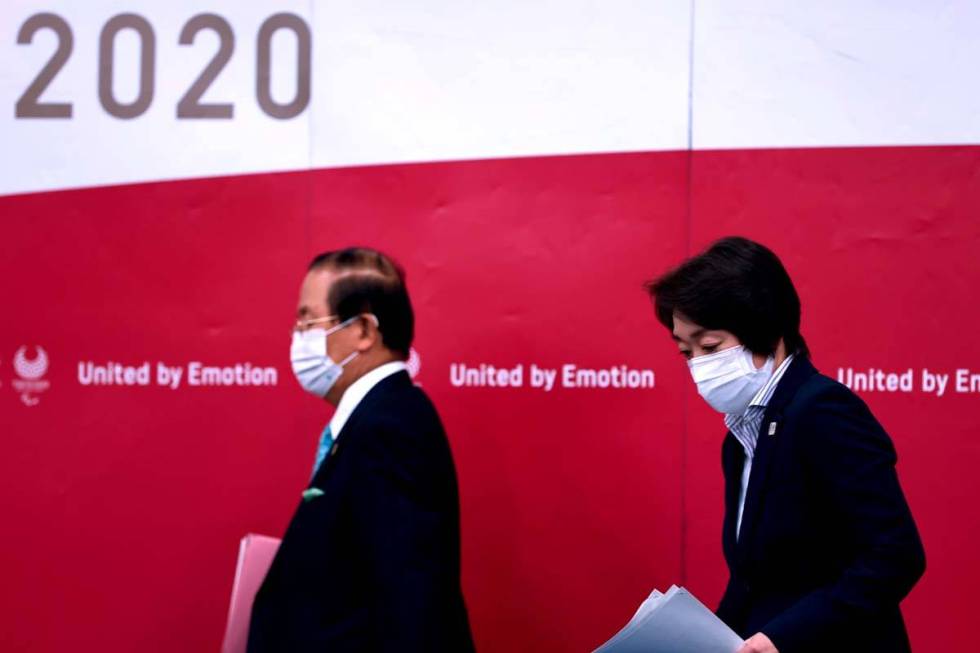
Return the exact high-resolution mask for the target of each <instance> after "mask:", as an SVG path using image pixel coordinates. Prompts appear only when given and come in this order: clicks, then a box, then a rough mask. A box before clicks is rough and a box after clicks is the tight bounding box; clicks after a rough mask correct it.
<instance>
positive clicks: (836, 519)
mask: <svg viewBox="0 0 980 653" xmlns="http://www.w3.org/2000/svg"><path fill="white" fill-rule="evenodd" d="M648 289H649V291H650V293H651V295H652V296H653V298H654V300H655V306H656V313H657V318H658V319H659V320H660V322H661V323H663V324H664V326H666V327H667V328H668V329H669V330H670V331H671V335H672V337H673V339H674V340H675V341H676V343H677V346H678V348H679V349H680V352H681V354H683V355H684V356H685V357H686V358H687V359H688V365H689V367H690V370H691V374H692V376H693V378H694V381H695V383H696V385H697V388H698V393H699V394H700V395H701V396H702V397H703V398H704V399H705V400H706V401H707V402H708V404H710V405H711V406H712V407H713V408H715V409H716V410H718V411H719V412H721V413H724V415H725V418H724V419H725V425H726V426H727V427H728V433H727V434H726V436H725V440H724V443H723V445H722V467H723V470H724V475H725V520H724V523H723V533H722V540H723V548H724V553H725V559H726V561H727V563H728V569H729V572H730V577H729V581H728V586H727V588H726V590H725V593H724V596H723V598H722V600H721V604H720V605H719V607H718V616H719V617H721V618H722V619H723V620H724V621H725V622H726V623H728V625H729V626H731V627H732V629H733V630H735V631H736V632H738V633H739V634H740V635H741V636H742V637H748V640H747V641H746V642H745V643H744V644H743V646H742V648H741V649H740V653H777V652H778V653H803V652H807V651H814V652H816V651H821V652H824V651H835V652H838V653H848V652H854V653H857V652H858V651H861V652H865V653H866V652H868V651H874V652H876V653H879V652H880V653H898V652H907V651H909V642H908V637H907V635H906V631H905V625H904V622H903V620H902V614H901V611H900V610H899V602H900V601H901V600H902V599H903V598H904V597H905V596H906V594H908V592H909V591H910V590H911V589H912V586H913V585H915V583H916V581H918V579H919V578H920V577H921V575H922V573H923V572H924V570H925V554H924V552H923V550H922V544H921V542H920V540H919V535H918V532H917V530H916V527H915V523H914V522H913V520H912V515H911V513H910V512H909V508H908V505H907V504H906V502H905V497H904V496H903V494H902V490H901V488H900V486H899V482H898V477H897V476H896V473H895V462H896V455H895V449H894V447H893V445H892V442H891V439H890V438H889V437H888V435H887V434H886V433H885V431H884V430H883V429H882V428H881V426H880V425H879V424H878V422H877V420H875V418H874V416H872V414H871V412H870V411H869V410H868V408H867V406H865V404H864V402H862V401H861V400H860V399H859V398H858V397H857V396H855V395H854V394H853V393H852V392H851V391H850V390H849V389H848V388H846V387H845V386H843V385H840V384H839V383H837V382H835V381H833V380H831V379H829V378H827V377H826V376H823V375H822V374H820V373H818V372H817V370H816V369H815V368H814V367H813V365H812V364H811V363H810V358H809V351H808V349H807V346H806V343H805V341H804V340H803V337H802V335H801V334H800V300H799V297H798V296H797V294H796V290H795V289H794V287H793V283H792V281H790V278H789V275H788V274H787V273H786V270H785V269H784V268H783V265H782V263H780V261H779V259H778V258H777V257H776V255H775V254H773V253H772V252H771V251H769V250H768V249H766V248H765V247H763V246H762V245H759V244H758V243H754V242H752V241H749V240H746V239H744V238H725V239H722V240H720V241H718V242H716V243H715V244H714V245H712V246H711V247H710V248H709V249H708V250H707V251H705V252H704V253H702V254H700V255H699V256H695V257H694V258H691V259H689V260H687V261H685V262H684V263H683V264H681V265H680V266H679V267H678V268H676V269H675V270H673V271H671V272H669V273H668V274H666V275H664V276H663V277H661V278H660V279H658V280H657V281H655V282H653V283H651V284H649V285H648ZM872 344H873V343H872Z"/></svg>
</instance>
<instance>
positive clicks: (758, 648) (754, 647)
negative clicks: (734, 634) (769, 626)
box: [736, 633, 779, 653]
mask: <svg viewBox="0 0 980 653" xmlns="http://www.w3.org/2000/svg"><path fill="white" fill-rule="evenodd" d="M736 653H779V650H778V649H776V647H775V645H774V644H773V643H772V640H771V639H769V638H768V637H766V636H765V635H763V634H762V633H756V634H755V635H752V637H749V638H748V639H747V640H745V643H744V644H742V648H740V649H738V651H737V652H736Z"/></svg>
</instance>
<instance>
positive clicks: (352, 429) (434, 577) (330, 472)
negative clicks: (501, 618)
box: [248, 248, 473, 653]
mask: <svg viewBox="0 0 980 653" xmlns="http://www.w3.org/2000/svg"><path fill="white" fill-rule="evenodd" d="M413 331H414V316H413V313H412V306H411V302H410V301H409V297H408V292H407V290H406V287H405V275H404V274H403V272H402V270H401V269H400V268H399V267H398V266H397V265H396V264H395V263H394V262H392V261H391V260H390V259H389V258H388V257H386V256H384V255H383V254H381V253H380V252H377V251H374V250H371V249H364V248H352V249H345V250H341V251H334V252H327V253H324V254H321V255H319V256H317V257H316V258H314V259H313V262H312V263H311V264H310V266H309V270H308V272H307V274H306V277H305V279H304V280H303V284H302V286H301V287H300V295H299V310H298V319H297V321H296V326H295V329H294V332H293V344H292V349H291V359H292V367H293V371H294V373H295V375H296V377H297V379H298V381H299V383H300V385H302V386H303V388H304V389H306V390H307V391H309V392H310V393H312V394H313V395H315V396H316V397H318V398H320V399H322V400H326V401H327V402H329V403H330V404H333V405H334V406H336V410H335V412H334V414H333V417H332V419H331V420H330V422H329V424H328V425H327V427H326V428H325V429H324V431H323V434H322V436H321V439H320V443H319V447H318V449H317V455H316V460H315V463H314V468H313V476H312V478H311V480H310V483H309V487H308V488H307V490H306V491H305V492H303V497H302V500H301V501H300V503H299V506H298V507H297V509H296V513H295V514H294V515H293V519H292V521H291V522H290V524H289V527H288V529H287V530H286V534H285V536H284V537H283V540H282V544H281V545H280V547H279V551H278V553H277V554H276V557H275V559H274V560H273V562H272V565H271V567H270V569H269V573H268V575H267V576H266V579H265V582H264V583H263V584H262V587H261V588H260V590H259V592H258V594H257V596H256V599H255V604H254V607H253V609H252V621H251V627H250V631H249V641H248V651H249V652H250V653H265V652H268V653H273V652H274V653H290V652H307V651H308V652H311V653H312V652H317V653H343V652H346V651H351V652H353V651H357V652H358V653H360V652H366V651H399V652H409V651H427V652H428V651H453V652H455V651H464V652H465V651H472V650H473V643H472V640H471V636H470V630H469V624H468V621H467V616H466V608H465V606H464V603H463V596H462V591H461V589H460V569H459V568H460V553H459V506H458V503H459V501H458V495H457V486H456V473H455V469H454V466H453V460H452V456H451V453H450V449H449V443H448V442H447V440H446V435H445V433H444V431H443V427H442V424H441V422H440V420H439V416H438V415H437V414H436V411H435V408H434V407H433V405H432V403H431V402H430V401H429V399H428V397H426V395H425V394H424V393H423V392H422V390H421V389H419V388H418V387H416V386H415V385H414V384H413V383H412V381H411V379H410V378H409V375H408V373H407V371H406V365H405V360H406V359H407V358H408V353H409V348H410V347H411V344H412V336H413Z"/></svg>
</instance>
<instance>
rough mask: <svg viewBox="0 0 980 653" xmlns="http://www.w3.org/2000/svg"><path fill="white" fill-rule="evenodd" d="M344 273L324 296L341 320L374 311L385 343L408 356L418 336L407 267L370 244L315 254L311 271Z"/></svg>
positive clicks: (398, 352) (332, 310)
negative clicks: (407, 284) (407, 282)
mask: <svg viewBox="0 0 980 653" xmlns="http://www.w3.org/2000/svg"><path fill="white" fill-rule="evenodd" d="M325 269H329V270H334V271H336V272H341V273H344V274H343V275H342V276H340V277H339V278H338V279H337V280H336V281H334V282H333V284H331V286H330V292H329V293H328V295H327V297H326V298H325V300H326V304H327V308H328V309H329V310H330V312H331V314H333V315H336V316H337V317H339V318H340V319H341V320H348V319H350V318H352V317H354V316H356V315H361V314H363V313H372V314H373V315H374V316H375V317H377V318H378V323H379V324H378V331H380V332H381V341H382V342H383V343H384V345H385V347H387V348H388V349H390V350H391V351H393V352H395V353H397V354H399V355H401V357H402V358H408V355H409V350H410V349H411V347H412V340H413V338H414V337H415V314H414V312H413V311H412V302H411V300H410V299H409V297H408V288H407V287H406V285H405V271H404V270H403V269H402V267H401V266H400V265H398V263H396V262H395V261H394V259H392V258H391V257H389V256H387V255H385V254H383V253H381V252H379V251H378V250H376V249H371V248H370V247H348V248H345V249H340V250H334V251H328V252H323V253H322V254H318V255H316V256H315V257H313V260H312V261H311V262H310V265H309V268H308V270H309V271H313V270H325Z"/></svg>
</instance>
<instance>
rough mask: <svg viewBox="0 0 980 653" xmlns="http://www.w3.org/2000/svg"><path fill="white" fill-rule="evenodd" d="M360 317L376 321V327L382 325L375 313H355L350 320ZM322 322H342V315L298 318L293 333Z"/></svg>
mask: <svg viewBox="0 0 980 653" xmlns="http://www.w3.org/2000/svg"><path fill="white" fill-rule="evenodd" d="M359 317H363V318H369V319H370V320H371V321H372V322H374V326H375V327H379V328H380V326H381V323H380V322H378V316H376V315H375V314H374V313H362V314H360V315H355V316H354V317H352V318H350V319H349V320H348V322H353V321H354V320H356V319H357V318H359ZM321 322H327V323H330V322H340V316H339V315H328V316H326V317H317V318H313V319H312V320H296V323H295V324H294V325H293V333H295V332H297V331H306V330H308V329H310V328H312V327H313V326H314V325H316V324H320V323H321Z"/></svg>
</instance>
